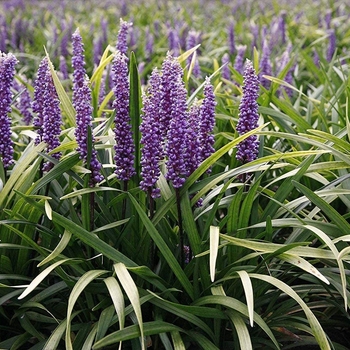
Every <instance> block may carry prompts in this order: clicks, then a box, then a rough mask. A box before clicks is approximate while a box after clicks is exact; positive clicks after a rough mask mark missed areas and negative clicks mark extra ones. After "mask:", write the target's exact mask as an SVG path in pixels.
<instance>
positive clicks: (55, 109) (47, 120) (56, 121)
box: [42, 69, 62, 171]
mask: <svg viewBox="0 0 350 350" xmlns="http://www.w3.org/2000/svg"><path fill="white" fill-rule="evenodd" d="M45 81H46V84H45V86H44V96H43V99H44V101H43V125H42V138H43V141H44V142H45V143H46V144H47V147H46V150H47V152H51V151H52V150H54V149H55V148H56V147H58V146H59V145H60V140H59V136H60V133H61V124H62V115H61V110H60V100H59V98H58V95H57V92H56V89H55V85H54V82H53V79H52V76H51V72H50V70H49V69H47V71H46V79H45ZM52 157H53V158H55V159H60V157H61V153H60V152H55V153H53V154H52ZM52 166H53V164H52V163H51V162H46V163H45V164H44V165H43V171H49V170H50V169H51V168H52Z"/></svg>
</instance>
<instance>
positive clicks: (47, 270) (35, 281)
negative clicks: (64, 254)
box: [18, 258, 75, 299]
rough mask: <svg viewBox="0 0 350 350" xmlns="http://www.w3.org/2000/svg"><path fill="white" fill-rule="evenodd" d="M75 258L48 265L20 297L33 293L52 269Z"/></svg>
mask: <svg viewBox="0 0 350 350" xmlns="http://www.w3.org/2000/svg"><path fill="white" fill-rule="evenodd" d="M72 260H75V259H73V258H69V259H63V260H60V261H57V262H55V263H54V264H52V265H51V266H49V267H47V268H46V269H45V270H44V271H42V272H40V273H39V275H38V276H36V277H35V278H34V279H33V281H32V282H31V283H30V284H29V286H28V287H27V288H26V289H25V290H24V292H23V293H22V294H21V295H20V296H19V297H18V299H23V298H25V297H26V296H27V295H28V294H29V293H31V292H32V291H33V290H34V289H35V288H36V287H37V286H38V285H39V284H40V283H41V282H42V281H43V280H44V279H45V277H47V276H48V275H49V274H50V273H51V271H53V270H54V269H55V268H56V267H58V266H60V265H62V264H64V263H66V262H67V261H72Z"/></svg>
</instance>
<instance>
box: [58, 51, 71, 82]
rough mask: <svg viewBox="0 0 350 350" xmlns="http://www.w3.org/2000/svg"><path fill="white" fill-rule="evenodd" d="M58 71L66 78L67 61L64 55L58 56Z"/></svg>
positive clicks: (67, 76)
mask: <svg viewBox="0 0 350 350" xmlns="http://www.w3.org/2000/svg"><path fill="white" fill-rule="evenodd" d="M60 73H61V76H62V79H63V80H67V79H68V78H69V75H68V67H67V61H66V59H65V58H64V56H60Z"/></svg>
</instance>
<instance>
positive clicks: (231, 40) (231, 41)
mask: <svg viewBox="0 0 350 350" xmlns="http://www.w3.org/2000/svg"><path fill="white" fill-rule="evenodd" d="M227 36H228V48H229V52H230V55H234V53H235V52H236V47H235V24H234V22H233V21H231V22H230V25H229V26H228V29H227Z"/></svg>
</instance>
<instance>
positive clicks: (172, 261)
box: [128, 193, 194, 299]
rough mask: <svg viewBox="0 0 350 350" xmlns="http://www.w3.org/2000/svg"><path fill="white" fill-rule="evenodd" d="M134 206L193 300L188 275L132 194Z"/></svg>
mask: <svg viewBox="0 0 350 350" xmlns="http://www.w3.org/2000/svg"><path fill="white" fill-rule="evenodd" d="M128 195H129V197H130V199H131V201H132V204H133V205H134V207H135V209H136V211H137V213H138V214H139V216H140V218H141V220H142V222H143V224H144V226H145V228H146V230H147V232H148V233H149V235H150V236H151V238H152V240H153V241H154V243H155V244H156V246H157V247H158V249H159V251H160V252H161V253H162V254H163V256H164V259H165V260H166V261H167V262H168V264H169V267H170V269H171V270H172V271H173V272H174V274H175V275H176V277H177V278H178V279H179V282H180V283H181V284H182V286H183V287H184V289H185V290H186V292H187V293H188V295H189V296H190V297H191V298H192V299H193V297H194V294H193V287H192V285H191V283H190V281H189V280H188V278H187V276H186V274H185V273H184V271H183V270H182V268H181V266H180V264H179V262H178V261H177V260H176V259H175V257H174V255H173V253H172V252H171V251H170V249H169V247H168V246H167V244H166V243H165V242H164V240H163V239H162V236H161V235H160V234H159V232H158V231H157V229H156V228H155V226H154V225H153V223H152V222H151V220H150V219H149V218H148V216H147V215H146V213H145V212H144V210H143V209H142V208H141V206H140V204H139V203H138V202H137V200H136V199H135V198H134V197H133V196H132V195H131V194H130V193H128Z"/></svg>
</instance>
